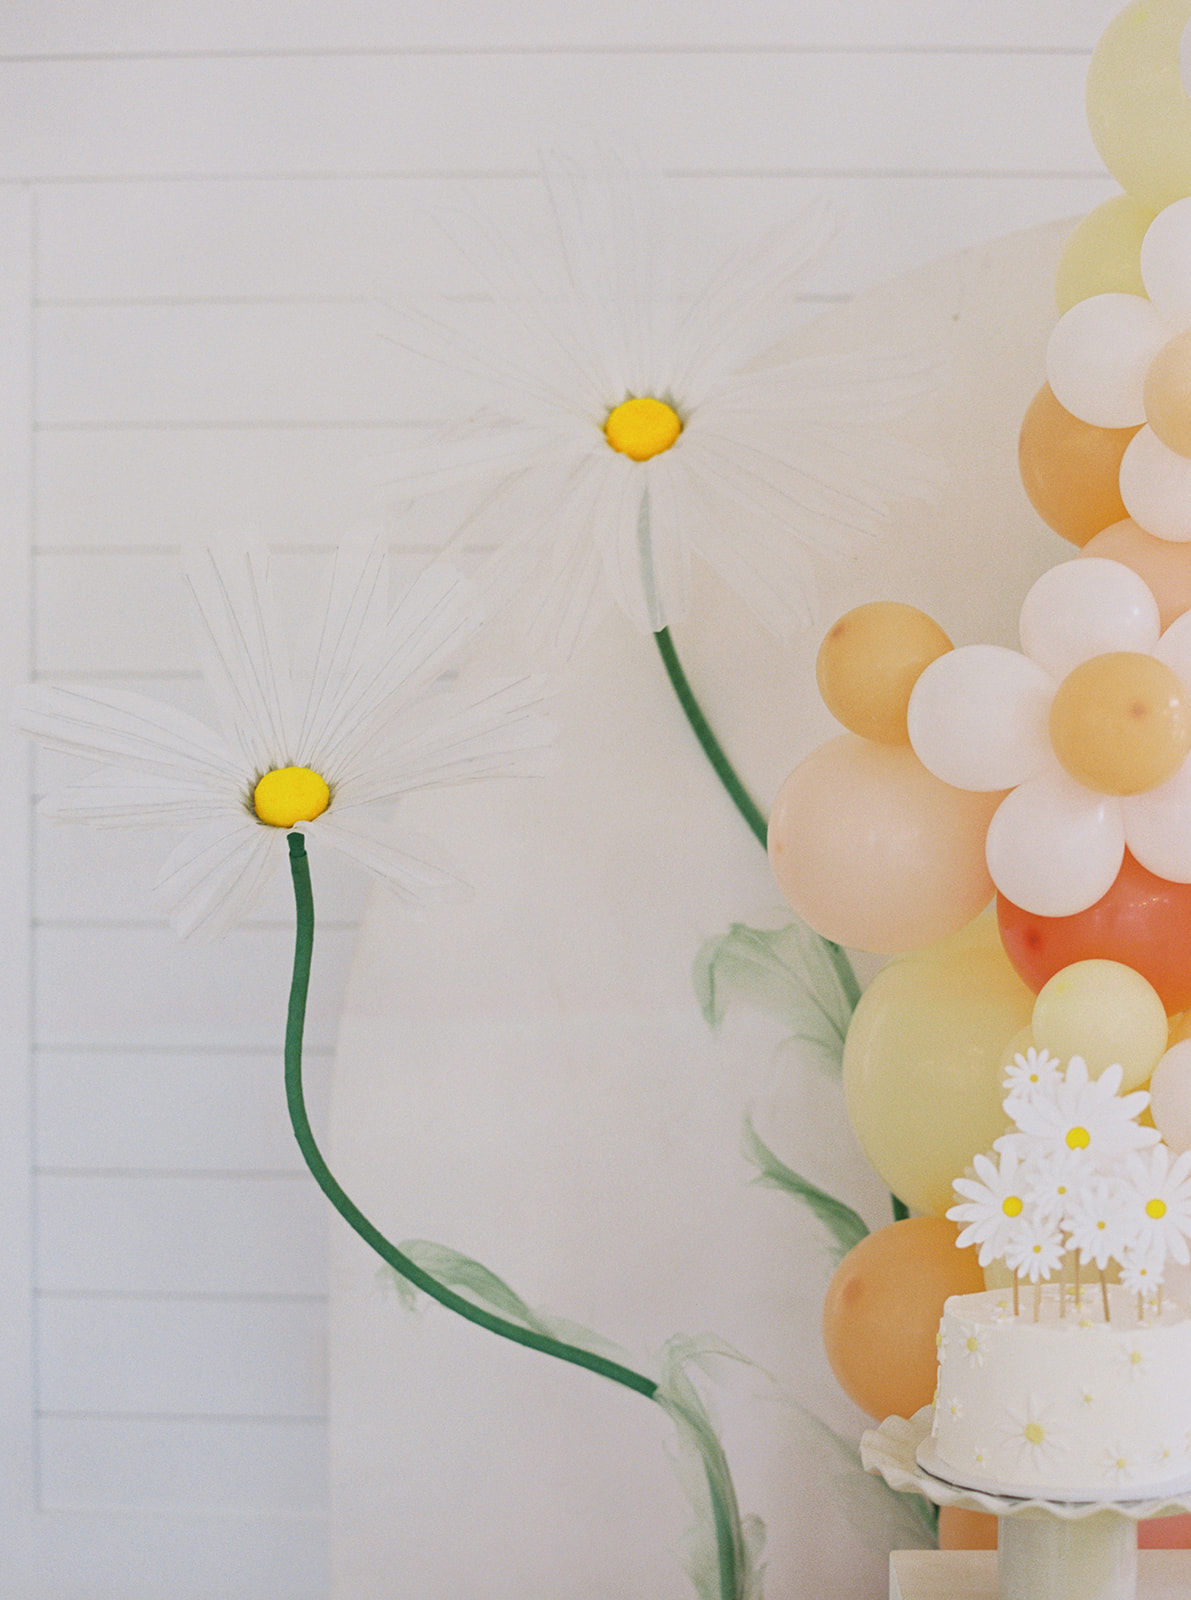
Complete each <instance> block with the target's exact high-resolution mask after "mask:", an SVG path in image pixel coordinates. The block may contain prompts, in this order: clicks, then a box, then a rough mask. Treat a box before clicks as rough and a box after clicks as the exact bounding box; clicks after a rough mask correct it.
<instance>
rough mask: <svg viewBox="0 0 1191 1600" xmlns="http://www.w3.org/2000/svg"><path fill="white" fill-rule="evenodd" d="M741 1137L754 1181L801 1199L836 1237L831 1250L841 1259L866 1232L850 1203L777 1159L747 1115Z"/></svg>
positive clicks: (833, 1254) (865, 1225) (834, 1255)
mask: <svg viewBox="0 0 1191 1600" xmlns="http://www.w3.org/2000/svg"><path fill="white" fill-rule="evenodd" d="M742 1137H743V1143H744V1153H745V1156H746V1157H747V1159H748V1160H749V1161H750V1162H751V1163H752V1164H753V1166H755V1167H756V1169H757V1176H756V1177H755V1178H754V1179H753V1182H754V1183H758V1184H761V1185H762V1186H763V1187H764V1188H767V1189H780V1190H781V1191H782V1192H783V1193H784V1194H789V1195H793V1196H794V1198H795V1199H796V1200H799V1201H801V1202H802V1204H803V1205H804V1206H806V1207H807V1209H808V1210H809V1211H811V1212H812V1213H813V1214H814V1216H815V1217H816V1218H817V1219H818V1220H819V1221H820V1222H821V1223H822V1224H823V1226H824V1227H825V1228H826V1229H827V1231H828V1233H829V1234H830V1235H831V1237H832V1239H833V1240H834V1241H835V1243H834V1245H833V1247H832V1250H831V1254H832V1256H833V1257H834V1259H835V1260H836V1261H842V1260H843V1258H844V1257H845V1256H846V1255H847V1253H848V1251H849V1250H851V1248H852V1247H853V1245H857V1244H859V1243H860V1241H861V1239H863V1238H864V1236H865V1234H867V1233H868V1231H869V1230H868V1226H867V1224H866V1223H865V1222H864V1220H863V1219H862V1218H861V1217H860V1216H859V1215H858V1214H857V1213H856V1212H855V1211H853V1210H852V1207H851V1206H847V1205H845V1204H844V1202H843V1201H842V1200H837V1199H835V1197H834V1196H833V1195H830V1194H828V1193H827V1192H826V1190H824V1189H820V1188H819V1187H818V1186H817V1185H816V1184H813V1183H810V1182H808V1181H807V1179H806V1178H801V1177H799V1175H798V1173H796V1172H793V1171H792V1170H791V1169H790V1168H789V1167H788V1166H786V1164H785V1162H784V1161H781V1160H779V1159H778V1157H777V1156H775V1155H774V1153H773V1151H772V1150H771V1149H770V1148H769V1146H768V1145H767V1144H766V1143H765V1141H764V1140H763V1139H762V1138H761V1136H760V1134H759V1133H758V1132H757V1130H756V1128H754V1127H753V1124H752V1119H751V1118H749V1117H746V1118H745V1122H744V1132H743V1136H742Z"/></svg>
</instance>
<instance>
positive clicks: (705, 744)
mask: <svg viewBox="0 0 1191 1600" xmlns="http://www.w3.org/2000/svg"><path fill="white" fill-rule="evenodd" d="M654 639H655V640H656V641H657V647H658V650H659V651H660V653H661V657H662V662H663V664H664V665H665V668H666V675H667V677H668V678H669V679H670V684H671V687H672V688H673V690H674V693H675V694H676V695H677V696H678V703H679V705H680V706H681V707H682V709H683V713H684V715H685V716H686V719H687V722H688V723H689V724H690V728H691V732H692V733H693V734H694V735H695V738H696V739H697V740H698V741H699V748H700V749H701V750H702V751H703V754H704V755H705V756H706V757H707V759H708V761H709V762H710V763H711V766H712V769H713V770H714V772H715V775H716V777H717V778H719V780H720V782H721V783H722V784H723V786H724V788H725V790H726V791H727V794H728V798H729V799H730V800H731V801H732V804H733V805H734V806H735V807H736V809H737V811H739V812H740V815H741V816H742V817H743V818H744V820H745V822H746V823H747V824H748V826H749V828H750V829H751V830H752V833H753V835H754V837H755V838H756V840H757V842H758V844H760V846H761V848H762V849H763V850H767V849H768V848H769V824H768V822H767V821H766V820H765V815H764V813H763V812H762V811H761V809H760V807H759V806H758V805H757V803H756V801H755V800H754V799H753V797H752V796H751V795H750V794H749V792H748V790H747V789H746V788H745V786H744V784H743V783H742V782H741V780H740V776H739V774H738V773H737V771H736V769H735V767H734V766H733V765H732V763H731V762H730V761H729V760H728V757H727V755H726V754H725V752H724V747H723V745H721V744H720V742H719V740H718V739H717V738H716V736H715V733H714V732H713V731H712V727H711V724H710V723H709V722H708V720H707V718H706V717H705V716H704V714H703V708H702V706H701V705H700V704H699V702H698V700H696V698H695V692H694V690H693V689H692V688H691V685H690V680H689V679H688V677H687V675H686V672H685V671H684V670H683V666H682V662H681V661H680V660H679V659H678V652H677V650H676V649H675V648H674V640H673V639H672V638H671V636H670V630H669V628H661V629H660V630H659V631H658V632H657V633H655V634H654ZM823 948H824V949H825V950H826V951H827V953H828V955H829V956H830V957H831V963H832V965H833V966H834V968H835V972H836V976H837V977H838V979H839V983H840V988H841V989H842V990H843V992H844V994H845V996H846V997H847V1001H848V1004H849V1005H850V1006H851V1007H852V1008H853V1009H855V1007H856V1002H857V1001H858V1000H859V999H860V984H859V983H858V982H857V979H856V973H855V972H854V970H853V968H852V963H851V962H850V961H849V960H848V957H847V954H846V952H845V951H844V950H843V949H842V947H841V946H840V945H838V944H836V943H835V942H834V941H833V940H831V939H824V940H823Z"/></svg>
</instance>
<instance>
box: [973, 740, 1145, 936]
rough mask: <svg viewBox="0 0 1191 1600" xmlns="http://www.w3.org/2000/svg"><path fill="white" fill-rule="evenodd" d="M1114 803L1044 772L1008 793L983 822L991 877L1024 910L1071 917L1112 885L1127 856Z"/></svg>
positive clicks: (1057, 774)
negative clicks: (986, 828)
mask: <svg viewBox="0 0 1191 1600" xmlns="http://www.w3.org/2000/svg"><path fill="white" fill-rule="evenodd" d="M1126 804H1128V802H1127V801H1120V800H1117V799H1114V798H1113V797H1111V796H1107V795H1098V794H1093V793H1092V792H1091V790H1090V789H1085V788H1084V787H1083V785H1082V784H1079V783H1076V782H1075V780H1074V778H1069V777H1068V776H1067V774H1066V773H1065V772H1062V771H1050V772H1048V773H1047V774H1045V775H1044V776H1043V777H1040V778H1033V779H1031V780H1030V781H1029V782H1027V783H1023V784H1021V785H1019V787H1018V788H1016V789H1014V791H1013V793H1012V794H1009V795H1006V797H1005V799H1004V800H1003V801H1002V802H1001V804H1000V805H999V806H998V808H997V810H996V812H995V813H994V815H993V819H992V821H991V822H990V823H989V825H988V834H987V836H986V839H985V854H986V858H987V861H988V868H989V871H990V872H991V873H992V877H993V882H994V883H995V884H996V886H997V888H998V889H999V890H1000V891H1001V893H1002V894H1003V895H1004V896H1005V897H1006V898H1007V899H1009V900H1012V902H1013V904H1014V905H1016V906H1020V907H1021V908H1022V910H1024V911H1032V912H1033V913H1034V915H1035V916H1039V917H1069V916H1072V915H1073V914H1074V913H1075V912H1077V911H1086V910H1087V908H1088V907H1089V906H1091V905H1095V903H1096V901H1097V900H1099V899H1100V897H1101V896H1102V895H1105V894H1107V893H1108V891H1109V889H1111V888H1112V885H1113V882H1114V880H1115V878H1116V875H1117V873H1118V872H1119V871H1120V870H1121V862H1122V861H1123V860H1124V859H1125V828H1124V821H1123V817H1122V806H1123V805H1126Z"/></svg>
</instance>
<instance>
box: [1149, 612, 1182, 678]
mask: <svg viewBox="0 0 1191 1600" xmlns="http://www.w3.org/2000/svg"><path fill="white" fill-rule="evenodd" d="M1154 655H1155V656H1156V657H1157V658H1158V660H1159V661H1162V662H1165V664H1166V665H1167V666H1168V667H1169V668H1170V670H1171V671H1172V672H1173V673H1175V675H1176V676H1177V677H1179V678H1180V679H1181V680H1182V681H1183V683H1185V684H1186V685H1187V687H1188V688H1189V689H1191V611H1185V612H1184V613H1183V615H1182V616H1181V617H1176V618H1175V620H1174V621H1173V622H1172V623H1171V625H1170V627H1169V628H1167V630H1166V632H1165V633H1164V634H1163V635H1162V637H1161V639H1159V641H1158V643H1157V644H1156V645H1155V646H1154Z"/></svg>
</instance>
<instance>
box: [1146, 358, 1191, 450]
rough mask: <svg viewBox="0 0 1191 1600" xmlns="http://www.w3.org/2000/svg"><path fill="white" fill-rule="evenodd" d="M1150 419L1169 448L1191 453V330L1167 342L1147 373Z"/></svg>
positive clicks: (1147, 419)
mask: <svg viewBox="0 0 1191 1600" xmlns="http://www.w3.org/2000/svg"><path fill="white" fill-rule="evenodd" d="M1144 400H1145V408H1146V421H1147V422H1148V423H1149V425H1150V427H1151V428H1153V430H1154V432H1155V433H1156V434H1157V436H1158V438H1159V439H1161V441H1162V443H1163V444H1164V445H1165V446H1166V448H1167V449H1168V450H1173V451H1174V452H1175V454H1176V455H1180V456H1191V330H1189V331H1187V332H1184V333H1179V334H1176V335H1175V337H1174V338H1173V339H1170V340H1168V341H1167V343H1166V344H1165V345H1163V347H1162V349H1161V350H1159V352H1158V354H1157V355H1156V356H1155V357H1154V359H1153V360H1152V361H1151V362H1150V365H1149V370H1148V371H1147V372H1146V379H1145V389H1144Z"/></svg>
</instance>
